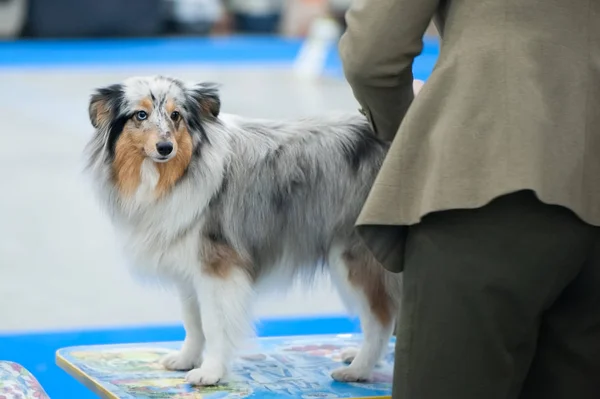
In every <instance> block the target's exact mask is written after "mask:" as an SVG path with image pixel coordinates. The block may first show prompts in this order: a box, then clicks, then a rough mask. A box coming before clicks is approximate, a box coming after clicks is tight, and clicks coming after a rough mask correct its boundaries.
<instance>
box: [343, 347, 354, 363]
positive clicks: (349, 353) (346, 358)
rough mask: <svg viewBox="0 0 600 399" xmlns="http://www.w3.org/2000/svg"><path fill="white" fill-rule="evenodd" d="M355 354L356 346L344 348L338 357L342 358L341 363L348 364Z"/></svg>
mask: <svg viewBox="0 0 600 399" xmlns="http://www.w3.org/2000/svg"><path fill="white" fill-rule="evenodd" d="M357 354H358V348H346V349H344V350H343V351H342V353H340V357H341V358H342V362H343V363H346V364H350V363H352V361H353V360H354V358H355V357H356V355H357Z"/></svg>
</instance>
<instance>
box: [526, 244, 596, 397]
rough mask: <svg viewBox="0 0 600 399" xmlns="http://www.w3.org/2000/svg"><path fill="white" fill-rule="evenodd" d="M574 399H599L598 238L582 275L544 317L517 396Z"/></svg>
mask: <svg viewBox="0 0 600 399" xmlns="http://www.w3.org/2000/svg"><path fill="white" fill-rule="evenodd" d="M596 235H597V236H599V235H600V234H598V233H596ZM575 398H576V399H598V398H600V240H599V239H597V240H596V244H595V246H594V248H593V250H592V252H591V255H590V258H589V260H588V262H586V263H585V264H584V267H583V268H582V271H581V273H580V274H579V275H578V276H577V278H576V279H575V280H574V281H573V282H572V283H571V284H570V285H569V286H568V287H567V289H566V290H565V291H564V292H563V293H562V295H561V296H560V297H559V298H558V299H557V301H556V302H555V303H554V304H553V305H552V307H550V309H548V310H547V311H546V312H545V313H544V316H543V318H542V323H541V329H540V336H539V340H538V349H537V352H536V355H535V358H534V361H533V364H532V367H531V371H530V373H529V375H528V377H527V379H526V382H525V385H524V389H523V393H522V395H521V399H575Z"/></svg>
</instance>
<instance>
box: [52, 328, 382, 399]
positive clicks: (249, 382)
mask: <svg viewBox="0 0 600 399" xmlns="http://www.w3.org/2000/svg"><path fill="white" fill-rule="evenodd" d="M361 339H362V337H361V336H360V335H325V336H298V337H280V338H259V339H257V340H255V348H253V349H247V350H245V351H243V353H242V355H241V356H240V357H239V358H238V360H237V361H236V363H235V365H234V368H233V373H232V377H231V378H230V379H229V381H230V382H229V383H228V384H227V385H226V386H219V387H210V388H196V387H192V386H190V385H189V384H186V383H185V381H184V376H185V373H184V372H174V371H166V370H164V369H163V367H162V366H161V365H160V363H159V359H160V358H161V357H162V356H164V355H165V354H168V353H170V352H171V351H173V350H176V349H178V348H179V347H180V345H181V343H180V342H160V343H150V344H130V345H99V346H82V347H71V348H64V349H61V350H59V351H58V352H57V355H56V358H57V364H58V365H59V366H60V367H61V368H62V369H64V370H65V371H66V372H67V373H69V374H70V375H71V376H73V377H74V378H76V379H77V380H79V381H80V382H82V383H83V384H85V385H86V386H87V387H88V388H90V389H91V390H93V391H94V392H96V393H97V394H98V395H100V397H102V398H110V399H116V398H119V399H121V398H169V399H191V398H198V399H199V398H205V399H234V398H235V399H241V398H249V399H250V398H265V399H271V398H303V399H313V398H315V399H316V398H327V399H333V398H376V397H377V398H389V397H390V394H391V388H392V384H391V382H392V370H393V339H392V341H390V345H389V351H388V354H387V355H386V356H385V359H384V362H383V363H382V364H381V365H380V366H379V367H378V368H377V369H376V372H375V374H374V381H373V382H372V383H340V382H335V381H333V380H332V379H331V377H330V373H331V371H332V370H334V369H335V368H337V367H340V365H341V362H340V352H341V351H342V349H344V348H347V347H353V346H354V347H355V346H358V345H359V344H360V342H361Z"/></svg>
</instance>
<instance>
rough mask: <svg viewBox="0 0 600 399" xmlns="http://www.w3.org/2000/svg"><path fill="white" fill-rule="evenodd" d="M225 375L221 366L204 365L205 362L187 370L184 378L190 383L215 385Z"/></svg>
mask: <svg viewBox="0 0 600 399" xmlns="http://www.w3.org/2000/svg"><path fill="white" fill-rule="evenodd" d="M224 377H225V370H224V368H223V367H206V363H205V364H204V365H203V366H202V367H200V368H197V369H193V370H191V371H189V372H188V373H187V374H186V376H185V380H186V381H187V382H188V383H190V384H192V385H201V386H206V385H217V384H218V383H219V382H220V381H221V380H222V379H223V378H224Z"/></svg>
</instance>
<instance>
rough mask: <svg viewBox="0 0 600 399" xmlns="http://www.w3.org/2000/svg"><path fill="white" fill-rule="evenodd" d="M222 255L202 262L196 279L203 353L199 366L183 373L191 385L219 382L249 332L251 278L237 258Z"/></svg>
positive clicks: (250, 332) (251, 300) (251, 295)
mask: <svg viewBox="0 0 600 399" xmlns="http://www.w3.org/2000/svg"><path fill="white" fill-rule="evenodd" d="M221 255H223V254H221ZM225 255H227V257H228V259H220V260H219V262H216V263H209V264H205V265H203V272H202V273H201V274H200V275H199V277H198V279H197V282H196V291H197V295H198V298H199V300H200V310H201V312H200V313H201V315H202V326H203V330H204V335H205V337H206V352H205V356H204V361H203V362H202V365H201V366H200V367H199V368H196V369H194V370H191V371H190V372H188V374H187V375H186V380H187V381H188V382H189V383H190V384H193V385H215V384H217V383H219V382H222V381H223V379H224V378H225V377H226V376H227V373H228V371H229V369H230V367H231V363H232V362H233V360H234V356H235V354H236V350H237V349H238V347H239V345H241V344H242V343H243V341H244V340H245V339H246V338H248V336H250V335H251V334H252V333H253V318H252V312H251V311H252V304H253V299H254V291H253V286H252V279H251V278H250V275H249V274H248V270H247V269H245V268H244V267H243V266H241V265H240V264H239V262H238V260H239V258H236V257H235V256H233V255H231V254H225ZM222 262H224V263H222Z"/></svg>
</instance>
